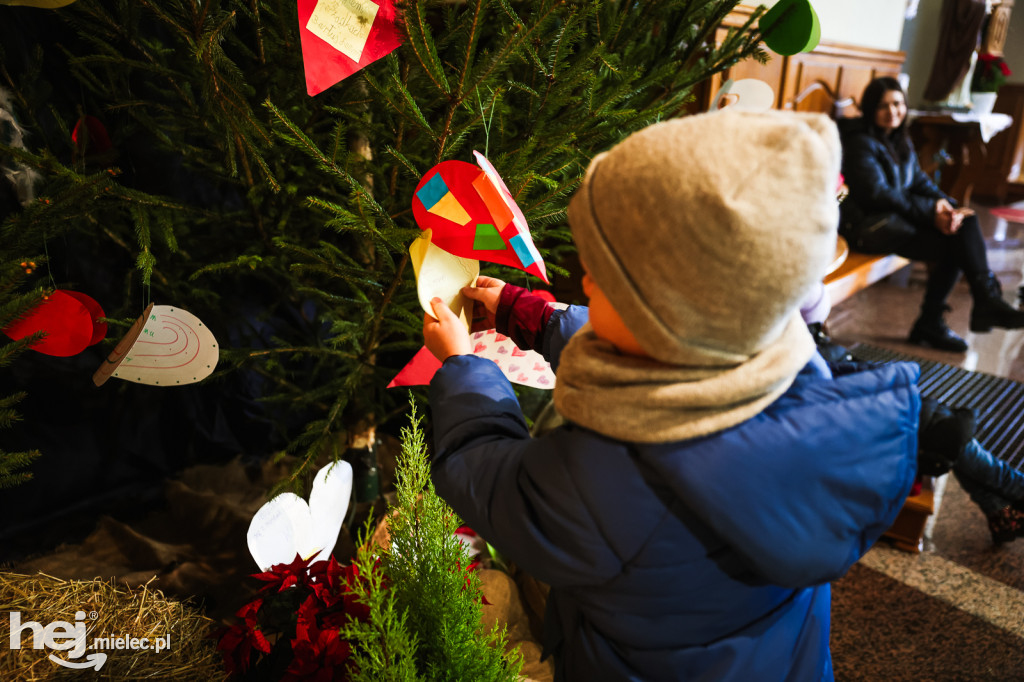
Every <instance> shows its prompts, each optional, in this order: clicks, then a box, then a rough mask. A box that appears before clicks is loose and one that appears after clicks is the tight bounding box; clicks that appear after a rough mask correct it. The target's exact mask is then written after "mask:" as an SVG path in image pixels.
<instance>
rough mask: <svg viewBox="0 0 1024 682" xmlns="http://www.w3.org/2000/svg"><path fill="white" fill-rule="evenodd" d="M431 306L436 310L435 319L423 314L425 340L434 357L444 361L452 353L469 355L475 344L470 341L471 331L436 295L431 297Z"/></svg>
mask: <svg viewBox="0 0 1024 682" xmlns="http://www.w3.org/2000/svg"><path fill="white" fill-rule="evenodd" d="M430 307H431V308H432V309H433V310H434V315H435V316H437V319H436V320H435V319H434V318H433V317H431V316H430V315H427V314H426V313H424V314H423V342H424V343H425V344H426V346H427V350H429V351H430V352H431V353H433V354H434V357H435V358H437V359H438V360H440V361H441V362H444V361H445V360H447V359H448V358H449V357H451V356H452V355H469V354H470V353H472V352H473V346H472V344H471V343H470V341H469V332H467V331H466V325H464V324H463V323H462V320H460V319H459V318H458V317H457V316H456V315H455V313H453V312H452V310H451V308H449V307H448V306H446V305H445V303H444V301H442V300H441V299H440V298H437V297H436V296H435V297H434V298H432V299H430Z"/></svg>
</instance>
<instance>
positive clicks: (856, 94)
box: [699, 6, 906, 116]
mask: <svg viewBox="0 0 1024 682" xmlns="http://www.w3.org/2000/svg"><path fill="white" fill-rule="evenodd" d="M750 12H751V10H750V8H747V7H743V6H740V7H737V8H736V9H735V10H734V11H733V13H732V14H731V15H730V16H729V18H728V19H727V20H726V21H725V22H723V25H722V28H720V29H719V31H718V33H717V35H716V39H717V40H718V41H719V42H721V41H722V40H723V39H724V38H725V35H726V30H727V29H728V28H734V27H738V26H742V25H743V22H744V21H746V20H747V19H748V18H749V17H750ZM768 53H769V55H770V59H769V61H768V63H767V64H759V63H757V61H755V60H753V59H748V60H745V61H742V62H740V63H739V64H737V65H735V66H733V67H732V68H730V69H728V70H727V71H725V72H723V73H721V74H719V75H717V76H715V77H714V78H712V79H711V82H710V83H708V87H707V88H706V89H705V91H704V92H702V93H701V95H700V96H699V101H700V102H701V105H702V109H703V110H707V108H708V107H709V106H710V103H711V97H712V96H713V95H714V93H715V92H717V91H718V89H719V87H721V84H722V83H723V82H724V81H725V80H726V79H728V78H731V79H733V80H739V79H741V78H757V79H758V80H762V81H764V82H766V83H768V85H770V86H772V89H773V90H774V91H775V95H776V102H775V106H776V108H777V109H795V110H797V111H820V112H822V113H828V114H831V115H833V116H855V115H857V114H858V109H857V103H858V102H859V101H860V96H861V93H862V92H863V91H864V88H865V86H867V84H868V83H869V82H871V80H872V79H873V78H875V77H877V76H893V77H895V76H896V75H898V74H899V73H900V70H901V69H902V68H903V62H904V60H905V59H906V53H904V52H900V51H893V50H879V49H876V48H870V47H858V46H855V45H843V44H839V43H821V44H819V45H818V46H817V47H816V48H815V49H814V50H813V51H811V52H804V53H800V54H796V55H792V56H788V57H787V56H782V55H778V54H775V53H773V52H770V51H769V52H768ZM837 102H838V103H839V106H838V108H837V107H835V106H833V105H834V104H835V103H837Z"/></svg>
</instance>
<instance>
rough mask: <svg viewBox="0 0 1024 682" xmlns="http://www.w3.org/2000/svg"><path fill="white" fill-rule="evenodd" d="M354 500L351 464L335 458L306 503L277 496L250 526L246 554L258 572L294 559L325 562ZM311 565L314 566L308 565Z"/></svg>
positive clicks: (316, 480)
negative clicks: (247, 553)
mask: <svg viewBox="0 0 1024 682" xmlns="http://www.w3.org/2000/svg"><path fill="white" fill-rule="evenodd" d="M351 496H352V465H351V464H349V463H348V462H345V461H342V460H339V461H337V462H334V463H332V464H328V465H327V466H325V467H324V468H322V469H320V471H318V472H317V474H316V478H314V479H313V488H312V490H311V491H310V493H309V502H308V503H307V502H306V500H304V499H302V498H301V497H299V496H298V495H295V494H294V493H281V494H280V495H278V496H277V497H275V498H274V499H272V500H270V501H269V502H267V503H266V504H264V505H263V506H262V507H260V508H259V511H257V512H256V514H255V516H253V517H252V521H251V522H250V523H249V531H248V532H247V533H246V541H247V542H248V544H249V553H250V554H252V558H253V559H254V560H255V561H256V564H257V565H258V566H259V567H260V569H261V570H264V571H266V570H269V569H270V567H271V566H274V565H276V564H287V563H290V562H292V561H294V560H295V556H296V555H298V556H300V557H302V558H303V559H309V558H310V557H314V559H313V562H316V561H325V560H327V559H328V558H329V557H330V556H331V552H333V551H334V545H335V543H337V541H338V533H340V532H341V526H342V523H343V522H344V520H345V512H347V511H348V505H349V499H350V498H351ZM311 563H312V562H311Z"/></svg>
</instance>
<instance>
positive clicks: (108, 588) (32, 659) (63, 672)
mask: <svg viewBox="0 0 1024 682" xmlns="http://www.w3.org/2000/svg"><path fill="white" fill-rule="evenodd" d="M153 580H155V577H154V578H153V579H151V580H150V583H151V582H153ZM14 611H17V612H20V614H21V625H22V628H23V629H22V630H21V632H20V643H21V649H11V648H9V647H10V644H11V641H10V636H11V632H10V631H11V627H10V626H11V615H10V613H11V612H14ZM79 611H81V612H84V613H85V614H86V616H85V619H84V620H78V621H76V618H75V614H76V612H79ZM30 621H34V622H37V623H39V624H40V625H41V626H43V627H44V628H45V627H46V626H47V625H49V624H51V623H53V622H55V621H66V622H68V623H70V624H71V625H72V626H74V625H76V623H82V622H84V624H85V627H86V630H87V631H88V635H87V637H86V641H87V643H88V644H93V643H95V642H96V638H129V639H130V638H138V639H139V640H141V639H142V638H149V642H150V644H149V646H150V647H151V648H149V649H139V650H134V651H132V650H128V649H123V650H118V649H115V648H113V647H112V646H111V647H108V648H102V646H101V647H100V648H96V649H89V648H87V649H86V650H85V652H83V653H82V654H81V655H80V656H78V657H75V658H72V657H70V656H69V654H70V653H71V652H69V651H57V650H52V649H49V648H47V647H45V646H43V647H42V648H39V649H35V648H33V643H34V641H33V638H34V635H33V631H32V629H31V628H30V627H25V624H26V623H28V622H30ZM217 625H218V624H217V623H216V622H215V621H213V620H211V619H210V618H207V617H206V616H205V615H203V613H202V612H201V610H200V609H198V608H197V607H195V606H193V605H191V604H188V603H185V602H181V601H176V600H173V599H167V598H166V597H165V596H164V595H163V593H161V592H160V591H159V590H155V589H153V588H152V587H150V584H149V583H146V584H145V585H142V586H141V587H137V588H131V587H128V586H126V585H117V584H115V582H114V581H113V580H110V581H102V580H98V579H97V580H62V579H60V578H55V577H53V576H50V575H46V574H45V573H38V574H36V575H22V574H17V573H7V572H2V571H0V680H25V681H28V682H31V681H32V680H54V679H77V680H81V679H100V680H194V679H202V680H204V681H205V680H209V681H210V682H213V681H215V680H223V679H225V678H226V675H225V672H224V667H223V664H222V662H221V656H220V653H219V652H218V651H217V649H216V642H215V640H213V639H211V638H209V637H208V635H209V633H210V632H211V631H212V630H213V629H215V628H216V627H217ZM168 635H169V636H170V639H169V640H168V639H164V640H163V641H164V642H165V643H168V644H169V647H168V648H167V649H165V650H163V651H160V652H157V651H156V650H155V648H153V647H154V646H155V642H156V638H158V637H161V638H165V637H166V636H168ZM58 636H62V633H58ZM126 641H127V640H126ZM100 651H102V652H104V653H106V654H107V660H106V662H105V663H103V665H102V666H101V668H100V670H99V671H98V672H96V671H94V670H89V671H83V670H80V669H72V668H66V667H63V666H60V665H58V664H56V663H54V662H53V661H51V660H49V656H50V655H51V654H52V655H53V656H55V657H56V658H60V659H62V660H65V661H69V662H72V663H82V662H84V661H85V660H86V659H87V657H88V656H89V655H90V654H93V653H96V652H100Z"/></svg>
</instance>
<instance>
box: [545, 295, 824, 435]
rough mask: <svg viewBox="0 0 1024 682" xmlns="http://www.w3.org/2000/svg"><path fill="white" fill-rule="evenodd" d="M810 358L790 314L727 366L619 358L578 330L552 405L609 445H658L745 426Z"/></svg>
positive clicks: (799, 324) (586, 329) (587, 330)
mask: <svg viewBox="0 0 1024 682" xmlns="http://www.w3.org/2000/svg"><path fill="white" fill-rule="evenodd" d="M813 353H814V340H813V339H812V338H811V335H810V333H809V332H808V331H807V326H806V325H805V324H804V323H803V321H802V320H801V319H800V317H799V315H794V316H793V318H792V319H791V320H790V323H789V324H788V325H787V326H786V327H785V330H784V331H783V333H782V335H781V336H779V338H778V339H777V340H776V341H775V342H774V343H772V344H770V345H769V346H768V347H767V348H764V349H763V350H761V351H760V352H759V353H757V354H756V355H753V356H751V357H750V358H749V359H748V360H746V361H745V362H742V363H740V364H738V365H734V366H729V367H693V366H672V365H666V364H663V363H661V362H658V361H657V360H653V359H650V358H641V357H635V356H630V355H623V354H621V353H620V352H619V351H618V350H617V349H616V348H615V347H614V346H613V345H611V344H610V343H608V342H607V341H604V340H602V339H600V338H598V337H597V335H596V334H594V331H593V329H592V328H591V326H590V324H589V323H587V324H586V325H584V326H583V327H582V328H581V329H580V330H579V331H578V332H577V333H576V334H575V335H574V336H573V337H572V338H571V339H570V340H569V343H568V344H567V345H566V347H565V350H564V351H563V352H562V357H561V361H560V364H559V367H558V380H557V381H556V383H555V395H554V399H555V407H556V408H557V409H558V411H559V412H560V413H561V414H562V416H564V417H565V418H566V419H568V420H570V421H572V422H574V423H576V424H579V425H580V426H584V427H586V428H588V429H591V430H593V431H596V432H598V433H600V434H603V435H605V436H609V437H611V438H615V439H616V440H622V441H629V442H639V443H665V442H671V441H677V440H683V439H688V438H696V437H698V436H705V435H708V434H711V433H715V432H717V431H721V430H723V429H727V428H729V427H730V426H734V425H736V424H739V423H740V422H742V421H745V420H747V419H749V418H751V417H753V416H755V415H756V414H758V413H759V412H761V411H762V410H763V409H764V408H765V407H767V406H768V405H769V404H770V403H772V402H773V401H774V400H775V399H776V398H778V397H779V396H780V395H782V394H783V393H785V391H786V389H788V388H789V386H790V385H791V384H792V383H793V379H794V378H796V375H797V373H798V372H799V371H800V370H801V368H803V366H804V365H805V364H807V361H808V360H810V358H811V355H812V354H813Z"/></svg>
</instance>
